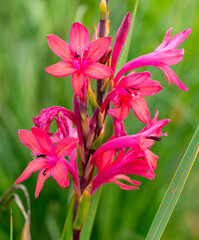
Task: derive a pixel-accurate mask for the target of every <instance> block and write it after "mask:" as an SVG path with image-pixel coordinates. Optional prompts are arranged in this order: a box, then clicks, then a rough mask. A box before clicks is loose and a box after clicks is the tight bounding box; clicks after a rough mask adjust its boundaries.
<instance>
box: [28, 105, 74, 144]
mask: <svg viewBox="0 0 199 240" xmlns="http://www.w3.org/2000/svg"><path fill="white" fill-rule="evenodd" d="M54 119H55V121H56V123H57V132H56V133H51V132H49V128H50V125H51V123H52V122H53V120H54ZM32 121H33V122H34V124H35V126H36V127H37V128H40V129H41V130H43V131H44V132H46V133H47V134H48V136H50V137H52V136H53V135H54V137H52V138H51V139H52V140H53V142H57V141H59V140H60V139H63V138H65V137H76V135H77V134H76V129H74V128H73V126H72V122H73V123H74V122H75V120H74V114H73V112H71V111H70V110H68V109H66V108H64V107H60V106H55V107H50V108H45V109H42V110H41V112H40V114H39V115H37V116H36V117H35V118H32Z"/></svg>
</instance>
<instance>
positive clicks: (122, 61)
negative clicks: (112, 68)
mask: <svg viewBox="0 0 199 240" xmlns="http://www.w3.org/2000/svg"><path fill="white" fill-rule="evenodd" d="M138 3H139V0H136V2H135V5H134V10H133V13H132V20H131V26H130V29H129V33H128V36H127V38H126V41H125V44H124V47H123V49H122V52H121V55H120V57H119V60H118V63H117V66H116V73H117V72H118V71H119V70H120V68H121V67H122V66H123V65H124V64H125V63H126V62H127V58H128V53H129V48H130V44H131V39H132V35H133V26H134V23H135V16H136V13H137V7H138Z"/></svg>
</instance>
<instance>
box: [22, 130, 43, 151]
mask: <svg viewBox="0 0 199 240" xmlns="http://www.w3.org/2000/svg"><path fill="white" fill-rule="evenodd" d="M18 134H19V139H20V141H21V142H22V143H23V144H24V145H25V146H27V147H29V148H30V150H31V151H32V152H33V153H34V154H35V155H39V154H42V153H43V150H42V149H41V147H40V145H39V144H38V142H37V140H36V138H35V136H34V135H33V133H32V132H31V131H28V130H19V131H18Z"/></svg>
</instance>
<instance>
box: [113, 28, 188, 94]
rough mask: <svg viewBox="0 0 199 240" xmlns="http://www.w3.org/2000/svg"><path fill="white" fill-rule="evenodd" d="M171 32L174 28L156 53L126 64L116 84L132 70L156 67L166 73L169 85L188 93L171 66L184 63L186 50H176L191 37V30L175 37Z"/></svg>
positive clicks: (118, 74)
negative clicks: (172, 84) (171, 84)
mask: <svg viewBox="0 0 199 240" xmlns="http://www.w3.org/2000/svg"><path fill="white" fill-rule="evenodd" d="M171 30H172V28H170V29H169V30H168V31H167V33H166V35H165V37H164V40H163V42H162V43H161V44H160V45H159V46H158V47H157V48H156V49H155V51H153V52H152V53H149V54H146V55H143V56H140V57H137V58H135V59H133V60H131V61H130V62H128V63H126V64H124V66H123V67H122V68H121V69H120V70H119V72H118V73H117V75H116V76H115V80H114V81H115V83H117V82H118V80H119V79H120V78H121V77H122V76H123V75H124V74H125V73H126V72H128V71H130V70H132V69H135V68H139V67H144V66H154V67H156V68H159V69H161V70H162V71H163V72H164V75H165V77H166V80H167V81H168V82H169V84H170V83H171V82H173V83H174V84H175V85H176V86H177V87H179V88H180V89H182V90H184V91H187V90H188V88H187V87H186V86H185V85H184V84H183V83H182V82H181V81H180V80H179V79H178V77H177V76H176V74H175V73H174V72H173V70H172V69H171V68H170V67H169V66H170V65H175V64H177V63H178V62H180V61H182V59H183V54H184V49H176V47H178V46H179V45H180V44H181V43H182V42H183V41H184V40H185V39H186V38H187V37H188V36H189V34H190V33H191V29H186V30H184V31H183V32H181V33H178V34H176V35H175V36H173V37H171Z"/></svg>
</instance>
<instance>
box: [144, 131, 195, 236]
mask: <svg viewBox="0 0 199 240" xmlns="http://www.w3.org/2000/svg"><path fill="white" fill-rule="evenodd" d="M198 151H199V127H198V128H197V130H196V132H195V134H194V136H193V138H192V140H191V142H190V144H189V146H188V148H187V150H186V152H185V154H184V156H183V158H182V160H181V163H180V164H179V166H178V169H177V171H176V173H175V175H174V177H173V179H172V181H171V183H170V186H169V188H168V190H167V192H166V194H165V196H164V199H163V201H162V203H161V205H160V207H159V210H158V212H157V214H156V216H155V219H154V221H153V223H152V225H151V228H150V230H149V232H148V235H147V237H146V240H158V239H160V238H161V236H162V234H163V232H164V229H165V228H166V225H167V223H168V221H169V219H170V217H171V214H172V212H173V210H174V208H175V206H176V203H177V201H178V199H179V196H180V194H181V192H182V189H183V187H184V185H185V182H186V180H187V178H188V176H189V173H190V171H191V168H192V166H193V164H194V162H195V160H196V157H197V155H198Z"/></svg>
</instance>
